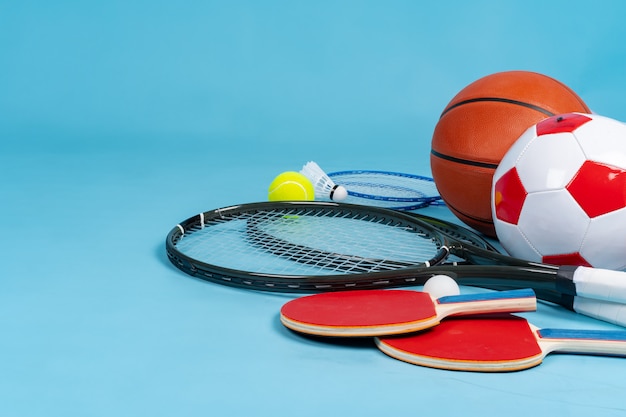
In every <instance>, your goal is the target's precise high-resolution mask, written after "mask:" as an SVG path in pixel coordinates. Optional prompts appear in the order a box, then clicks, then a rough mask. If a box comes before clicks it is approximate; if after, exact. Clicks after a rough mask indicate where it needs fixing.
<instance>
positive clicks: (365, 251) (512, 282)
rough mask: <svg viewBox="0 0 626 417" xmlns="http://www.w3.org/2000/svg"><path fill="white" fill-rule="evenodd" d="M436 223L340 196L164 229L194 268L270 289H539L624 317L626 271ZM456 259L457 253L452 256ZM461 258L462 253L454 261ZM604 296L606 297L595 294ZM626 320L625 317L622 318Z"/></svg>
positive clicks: (184, 266)
mask: <svg viewBox="0 0 626 417" xmlns="http://www.w3.org/2000/svg"><path fill="white" fill-rule="evenodd" d="M461 231H462V229H461V228H460V227H458V228H457V230H456V233H457V236H454V235H453V234H449V233H446V232H444V231H443V230H441V227H435V226H433V225H432V224H430V223H429V222H428V221H423V220H421V219H420V217H419V215H416V214H411V215H409V214H407V213H403V212H398V211H393V210H387V209H384V208H378V207H366V206H360V205H353V204H343V203H342V204H339V203H333V202H267V203H266V202H264V203H252V204H244V205H237V206H232V207H226V208H221V209H216V210H212V211H207V212H204V213H200V214H198V215H196V216H193V217H191V218H189V219H187V220H185V221H183V222H182V223H180V224H178V225H176V226H175V227H174V228H173V229H172V230H171V231H170V233H169V234H168V236H167V238H166V248H167V253H168V257H169V259H170V261H171V262H172V263H173V264H174V265H175V266H176V267H178V268H179V269H181V270H182V271H184V272H186V273H187V274H190V275H192V276H195V277H198V278H201V279H204V280H208V281H211V282H216V283H221V284H225V285H230V286H235V287H240V288H246V289H254V290H264V291H281V292H322V291H337V290H348V289H374V288H388V287H402V286H415V285H423V284H424V283H425V282H426V281H427V280H428V279H429V278H431V277H432V276H434V275H439V274H441V275H448V276H451V277H452V278H454V279H455V280H456V281H457V282H458V283H459V284H460V285H472V286H478V287H484V288H492V289H514V288H532V289H534V290H535V292H536V293H537V296H538V297H539V298H543V297H546V299H548V301H551V302H556V303H558V304H561V305H563V306H565V307H567V308H569V309H572V310H574V311H577V312H579V313H582V314H587V315H590V316H592V317H596V318H600V319H602V320H606V321H611V322H616V320H622V319H626V314H625V313H623V311H622V310H623V305H622V303H624V302H626V279H625V277H626V275H624V273H623V272H618V271H609V270H601V269H593V268H587V267H572V266H560V267H559V266H554V265H547V264H541V263H536V262H528V261H524V260H520V259H515V258H511V257H508V256H506V255H503V254H500V253H498V252H496V251H494V250H490V249H489V248H488V247H480V246H477V245H476V244H475V242H474V241H475V240H476V238H477V237H478V236H469V239H463V238H462V237H460V236H458V234H460V232H461ZM450 258H453V259H455V261H454V262H451V263H446V262H447V261H449V260H450ZM456 259H458V261H456ZM598 300H600V301H598ZM625 323H626V321H625Z"/></svg>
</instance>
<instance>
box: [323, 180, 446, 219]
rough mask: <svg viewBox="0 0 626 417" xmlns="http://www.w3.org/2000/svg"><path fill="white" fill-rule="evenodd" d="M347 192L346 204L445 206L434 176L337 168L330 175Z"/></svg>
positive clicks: (409, 207) (397, 207) (410, 207)
mask: <svg viewBox="0 0 626 417" xmlns="http://www.w3.org/2000/svg"><path fill="white" fill-rule="evenodd" d="M327 175H328V177H329V178H330V179H331V180H333V181H334V182H335V183H336V184H337V185H341V186H343V187H345V188H346V190H347V191H348V197H347V198H346V199H345V200H344V202H346V203H352V204H363V205H370V206H377V207H385V208H389V209H394V210H415V209H419V208H423V207H426V206H428V205H431V204H432V205H445V203H444V202H443V201H442V200H441V197H440V196H439V192H438V191H437V187H436V186H435V182H434V181H433V179H432V178H429V177H424V176H421V175H414V174H406V173H401V172H390V171H377V170H351V171H337V172H331V173H328V174H327Z"/></svg>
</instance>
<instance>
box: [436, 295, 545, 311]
mask: <svg viewBox="0 0 626 417" xmlns="http://www.w3.org/2000/svg"><path fill="white" fill-rule="evenodd" d="M437 305H438V309H439V310H440V311H441V312H444V311H445V313H444V315H445V316H452V315H466V314H482V313H515V312H523V311H535V310H536V309H537V298H536V297H535V292H534V291H533V290H531V289H521V290H510V291H494V292H484V293H479V294H464V295H450V296H445V297H441V298H439V299H437Z"/></svg>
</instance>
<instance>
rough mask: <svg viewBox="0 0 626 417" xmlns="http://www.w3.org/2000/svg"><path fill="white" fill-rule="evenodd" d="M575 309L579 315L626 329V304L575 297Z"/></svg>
mask: <svg viewBox="0 0 626 417" xmlns="http://www.w3.org/2000/svg"><path fill="white" fill-rule="evenodd" d="M573 307H574V311H576V312H577V313H580V314H584V315H586V316H589V317H593V318H594V319H599V320H603V321H606V322H609V323H613V324H617V325H619V326H624V327H626V304H621V303H613V302H611V301H602V300H594V299H591V298H582V297H574V306H573Z"/></svg>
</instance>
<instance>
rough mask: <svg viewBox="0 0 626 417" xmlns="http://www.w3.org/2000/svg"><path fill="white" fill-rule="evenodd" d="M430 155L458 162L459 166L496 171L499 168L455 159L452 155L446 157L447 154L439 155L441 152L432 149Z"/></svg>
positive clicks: (485, 163) (496, 165)
mask: <svg viewBox="0 0 626 417" xmlns="http://www.w3.org/2000/svg"><path fill="white" fill-rule="evenodd" d="M430 153H431V154H433V155H434V156H436V157H438V158H441V159H445V160H447V161H451V162H457V163H459V164H464V165H471V166H475V167H480V168H489V169H496V168H497V167H498V164H489V163H487V162H478V161H470V160H468V159H462V158H455V157H454V156H450V155H445V154H442V153H439V152H437V151H436V150H434V149H431V150H430Z"/></svg>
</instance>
